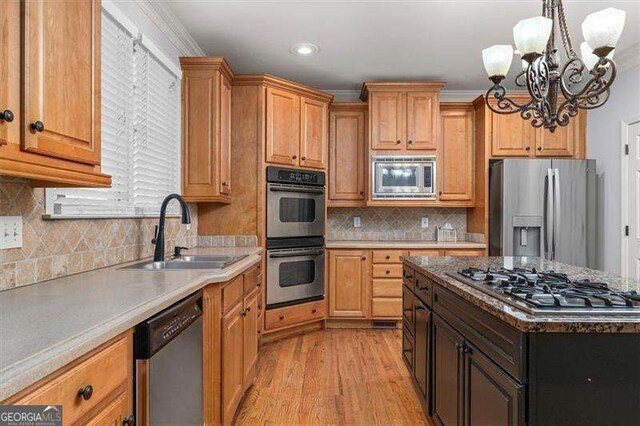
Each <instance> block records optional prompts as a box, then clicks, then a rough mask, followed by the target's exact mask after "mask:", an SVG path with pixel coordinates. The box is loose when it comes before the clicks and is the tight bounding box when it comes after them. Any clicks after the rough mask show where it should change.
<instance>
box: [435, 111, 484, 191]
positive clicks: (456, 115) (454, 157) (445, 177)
mask: <svg viewBox="0 0 640 426" xmlns="http://www.w3.org/2000/svg"><path fill="white" fill-rule="evenodd" d="M440 117H441V118H440V120H441V124H440V128H441V131H442V150H441V152H440V171H441V181H440V184H439V185H438V186H439V188H440V191H439V198H440V200H442V201H446V200H457V201H471V200H473V198H474V197H473V196H474V185H473V177H474V170H475V168H474V157H475V150H474V146H475V144H474V140H475V139H474V138H475V134H474V109H473V105H470V104H460V105H456V104H452V105H442V106H441V111H440Z"/></svg>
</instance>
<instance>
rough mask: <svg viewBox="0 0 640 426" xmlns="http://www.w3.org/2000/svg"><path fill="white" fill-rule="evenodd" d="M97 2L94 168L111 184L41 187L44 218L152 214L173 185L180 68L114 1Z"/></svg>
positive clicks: (177, 161) (172, 210) (177, 177)
mask: <svg viewBox="0 0 640 426" xmlns="http://www.w3.org/2000/svg"><path fill="white" fill-rule="evenodd" d="M103 5H104V6H105V11H104V12H103V17H102V100H101V102H102V170H103V172H104V173H107V174H110V175H111V176H112V185H111V188H107V189H73V188H57V189H47V190H46V213H47V215H49V217H51V218H64V217H122V216H152V215H158V213H159V211H160V204H161V202H162V200H163V199H164V197H165V196H166V195H168V194H170V193H172V192H178V191H179V188H180V167H181V163H180V77H179V74H180V71H179V70H176V69H175V68H173V65H172V64H171V63H167V61H168V60H167V59H166V58H165V57H164V56H163V55H162V53H160V52H159V50H158V49H157V48H156V47H155V45H153V43H151V42H150V41H149V40H148V38H146V37H144V36H138V31H137V28H136V27H135V25H134V24H133V23H132V22H131V21H129V20H128V18H127V17H126V16H125V15H123V14H122V12H119V9H117V7H116V6H114V5H113V4H112V3H111V2H109V1H108V0H107V1H105V2H104V3H103ZM114 8H115V9H114ZM169 212H170V213H176V212H177V206H174V205H171V207H170V211H169Z"/></svg>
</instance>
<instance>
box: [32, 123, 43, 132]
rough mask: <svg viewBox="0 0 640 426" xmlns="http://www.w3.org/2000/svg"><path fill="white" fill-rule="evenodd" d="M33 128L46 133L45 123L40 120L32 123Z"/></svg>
mask: <svg viewBox="0 0 640 426" xmlns="http://www.w3.org/2000/svg"><path fill="white" fill-rule="evenodd" d="M31 128H32V129H33V130H35V131H36V132H38V133H41V132H43V131H44V123H43V122H42V121H40V120H38V121H36V122H35V123H31Z"/></svg>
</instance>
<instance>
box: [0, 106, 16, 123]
mask: <svg viewBox="0 0 640 426" xmlns="http://www.w3.org/2000/svg"><path fill="white" fill-rule="evenodd" d="M0 120H4V121H6V122H7V123H11V122H12V121H13V112H12V111H11V110H10V109H5V110H4V111H0Z"/></svg>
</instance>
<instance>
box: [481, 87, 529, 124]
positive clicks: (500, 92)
mask: <svg viewBox="0 0 640 426" xmlns="http://www.w3.org/2000/svg"><path fill="white" fill-rule="evenodd" d="M506 93H507V90H506V89H505V88H504V86H503V85H502V84H494V85H493V86H492V87H491V88H489V90H487V93H486V94H485V95H484V99H485V103H486V104H487V106H488V107H489V109H490V110H491V111H493V112H495V113H496V114H515V113H518V112H519V113H520V115H522V114H523V111H528V110H529V109H531V105H532V104H533V100H532V101H529V102H527V103H526V104H519V103H517V102H516V101H514V100H513V99H511V98H509V97H508V96H506ZM491 98H494V99H495V100H497V102H496V106H494V105H492V103H491V101H490V99H491ZM523 118H524V117H523Z"/></svg>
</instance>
